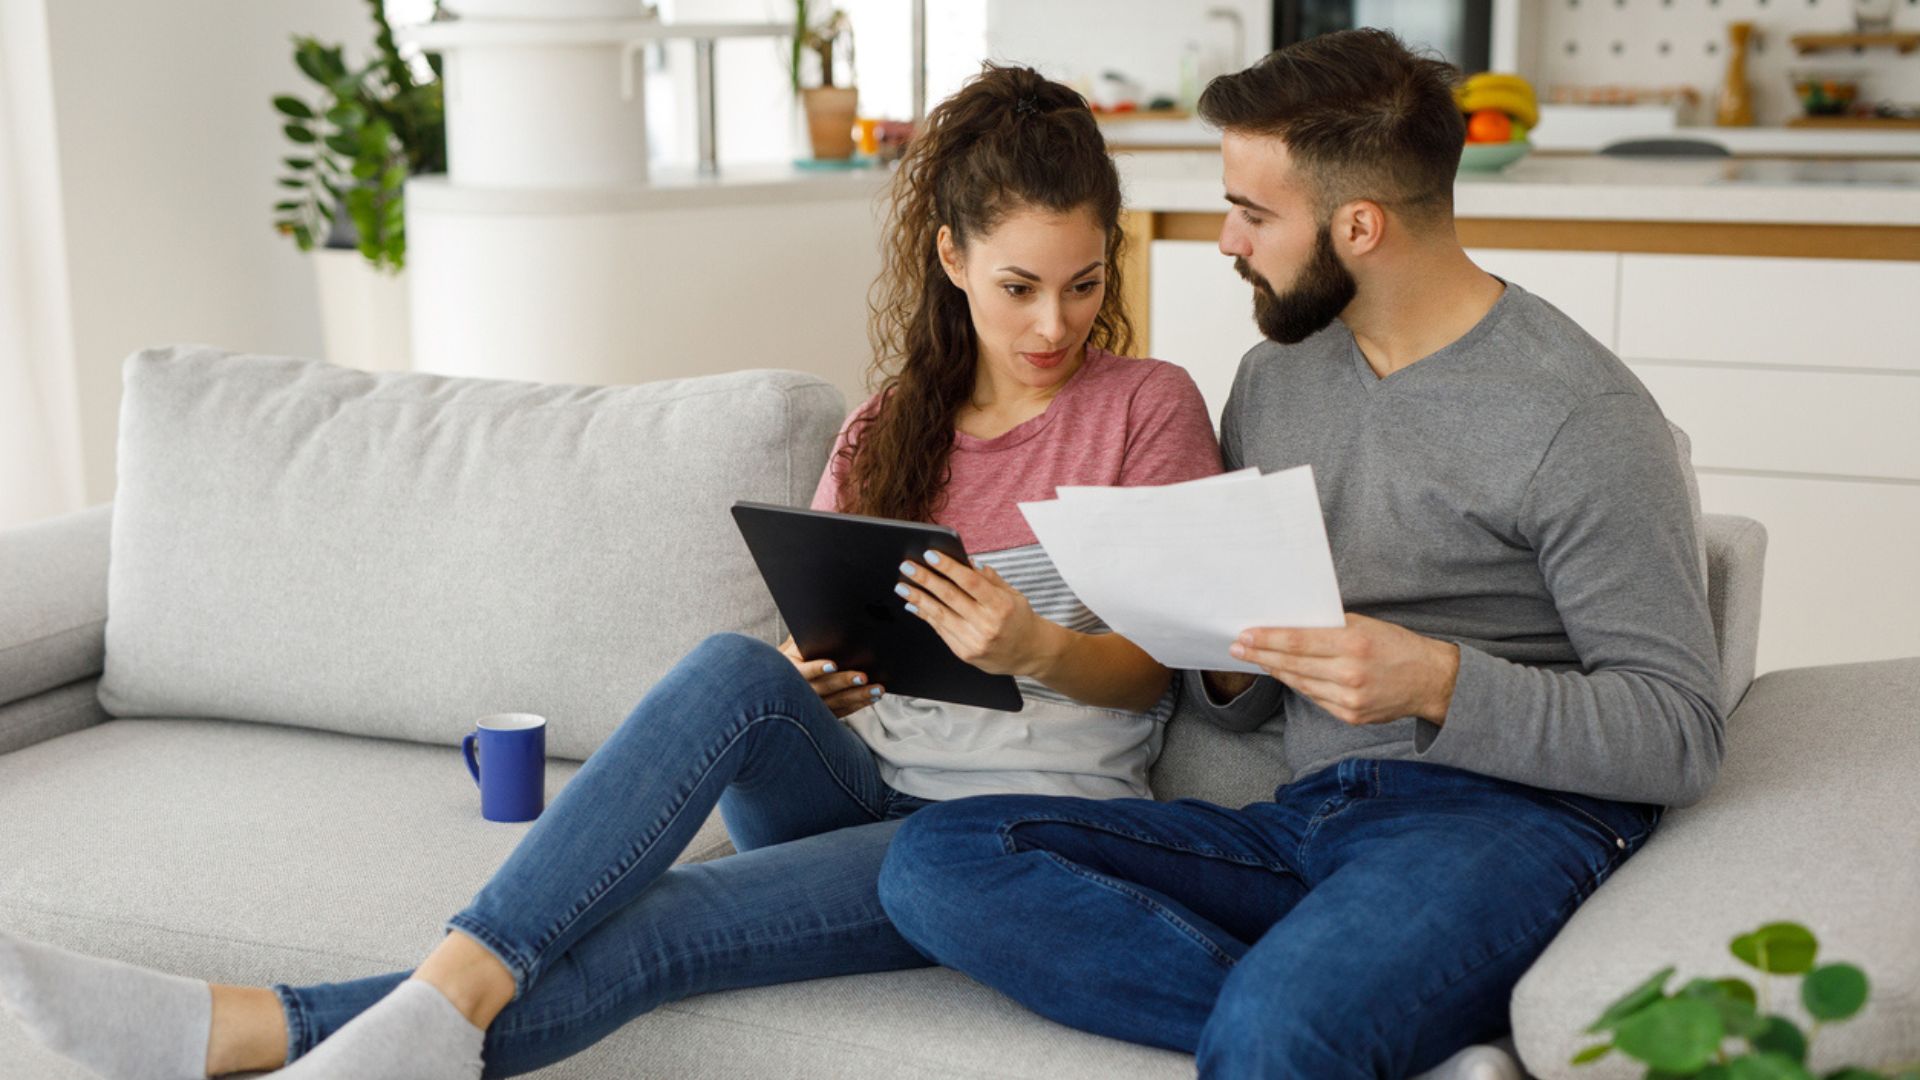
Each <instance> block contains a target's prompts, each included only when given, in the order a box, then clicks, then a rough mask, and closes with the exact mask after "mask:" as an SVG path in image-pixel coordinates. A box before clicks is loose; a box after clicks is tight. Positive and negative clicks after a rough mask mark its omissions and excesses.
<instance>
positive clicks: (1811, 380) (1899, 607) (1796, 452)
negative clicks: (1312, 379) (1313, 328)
mask: <svg viewBox="0 0 1920 1080" xmlns="http://www.w3.org/2000/svg"><path fill="white" fill-rule="evenodd" d="M1121 162H1122V165H1121V169H1122V177H1123V180H1124V181H1125V184H1126V191H1127V198H1128V204H1129V206H1130V208H1131V209H1130V210H1129V212H1128V215H1127V229H1128V233H1129V237H1130V240H1131V241H1132V242H1131V243H1130V244H1129V255H1128V265H1127V267H1126V275H1125V284H1126V289H1127V292H1128V294H1129V303H1130V310H1131V311H1132V312H1133V313H1134V315H1135V321H1136V323H1137V324H1138V326H1139V327H1140V328H1141V330H1142V331H1143V332H1142V340H1143V341H1144V342H1145V343H1146V349H1147V351H1148V352H1150V354H1151V355H1154V356H1157V357H1160V358H1161V359H1165V360H1171V361H1174V362H1177V363H1180V364H1182V365H1183V366H1186V367H1187V368H1188V369H1189V370H1190V371H1192V372H1193V374H1194V377H1195V380H1196V381H1197V382H1198V383H1199V384H1200V387H1201V390H1202V392H1203V393H1204V394H1206V396H1207V398H1208V401H1209V403H1210V404H1211V405H1212V406H1213V408H1214V409H1215V411H1216V414H1217V412H1218V410H1219V408H1220V407H1221V406H1222V405H1223V404H1224V403H1225V400H1226V395H1227V391H1228V390H1229V389H1230V387H1231V385H1232V378H1233V373H1234V371H1235V370H1236V369H1237V367H1238V364H1239V361H1240V357H1241V356H1242V354H1244V353H1245V352H1246V350H1247V349H1248V348H1249V347H1250V346H1252V345H1254V344H1255V343H1256V342H1257V341H1258V334H1257V332H1256V331H1255V330H1254V328H1253V323H1252V318H1251V314H1250V306H1251V298H1250V294H1249V289H1248V286H1247V285H1246V283H1245V282H1243V281H1241V280H1240V278H1239V276H1238V275H1237V274H1235V273H1234V272H1233V269H1232V265H1231V260H1229V259H1227V258H1225V257H1224V256H1222V255H1221V254H1220V253H1219V251H1218V250H1217V241H1218V236H1219V231H1220V224H1221V221H1222V219H1223V216H1224V215H1223V210H1224V209H1225V204H1224V201H1223V200H1222V197H1221V196H1222V189H1221V186H1220V173H1219V170H1220V157H1219V154H1218V153H1208V152H1159V153H1151V154H1132V155H1122V157H1121ZM1454 197H1455V211H1456V216H1457V219H1458V223H1457V229H1458V233H1459V236H1460V240H1461V243H1462V245H1463V246H1464V247H1466V248H1467V249H1468V252H1469V254H1470V255H1471V256H1472V257H1473V258H1474V261H1475V262H1476V263H1478V264H1479V265H1480V266H1482V267H1483V268H1485V269H1486V270H1488V271H1489V272H1490V273H1493V274H1495V275H1498V276H1500V277H1502V278H1504V279H1506V280H1508V281H1512V282H1515V283H1517V284H1519V285H1521V286H1523V287H1524V288H1526V289H1528V290H1529V291H1531V292H1534V293H1535V294H1537V295H1539V296H1541V297H1542V298H1544V299H1546V300H1547V301H1549V302H1550V303H1552V304H1554V305H1555V306H1557V307H1559V308H1560V309H1561V310H1562V311H1564V312H1566V313H1567V315H1568V316H1569V317H1571V318H1572V319H1573V320H1574V321H1575V322H1577V323H1579V324H1580V325H1581V326H1582V327H1583V328H1585V329H1586V330H1587V331H1588V332H1589V333H1591V334H1592V335H1593V336H1594V337H1595V338H1596V339H1597V340H1599V341H1600V342H1601V343H1603V344H1605V345H1606V346H1607V347H1608V348H1610V349H1612V350H1613V351H1614V352H1615V353H1616V354H1617V355H1619V356H1620V357H1621V358H1622V359H1623V360H1625V361H1626V362H1627V364H1628V365H1629V366H1630V367H1631V368H1632V369H1633V371H1634V373H1635V374H1636V375H1637V376H1638V377H1639V378H1640V380H1641V381H1642V382H1643V383H1644V384H1645V385H1646V386H1647V388H1648V389H1649V391H1650V392H1652V393H1653V395H1654V397H1655V399H1656V400H1658V401H1659V402H1660V405H1661V407H1662V409H1663V410H1664V411H1665V412H1666V413H1667V415H1668V417H1669V418H1670V419H1672V420H1673V421H1674V423H1676V424H1678V425H1679V426H1680V427H1681V428H1683V429H1684V430H1686V431H1687V433H1688V434H1689V435H1690V436H1691V438H1692V440H1693V461H1694V465H1695V468H1696V471H1697V473H1698V475H1699V478H1700V485H1701V492H1702V500H1703V503H1704V505H1705V508H1706V510H1707V511H1709V512H1724V513H1736V514H1743V515H1746V516H1748V517H1752V518H1755V519H1756V520H1759V521H1761V522H1762V523H1764V524H1765V525H1766V526H1767V528H1768V530H1769V533H1770V538H1771V548H1770V554H1769V556H1768V562H1767V589H1766V609H1765V610H1766V613H1765V615H1764V616H1763V621H1762V628H1761V641H1760V657H1759V660H1760V669H1761V670H1762V671H1765V670H1770V669H1773V668H1779V667H1794V666H1800V665H1804V664H1815V663H1825V662H1831V661H1846V660H1868V659H1880V658H1887V657H1894V656H1905V655H1913V654H1914V653H1917V652H1920V614H1916V610H1915V601H1916V600H1920V557H1917V556H1916V551H1920V548H1916V545H1915V542H1914V537H1915V536H1920V312H1917V311H1916V307H1917V306H1920V162H1899V161H1802V160H1793V161H1786V160H1769V159H1726V158H1722V159H1711V160H1707V161H1700V160H1688V161H1665V162H1660V161H1651V162H1650V161H1646V160H1622V159H1615V158H1602V157H1597V156H1596V157H1540V156H1536V157H1532V158H1528V159H1524V160H1522V161H1520V162H1518V163H1516V164H1515V165H1513V166H1510V167H1509V168H1508V169H1507V170H1505V171H1504V172H1501V173H1490V174H1463V175H1462V176H1461V177H1460V178H1459V181H1458V182H1457V184H1456V186H1455V189H1454Z"/></svg>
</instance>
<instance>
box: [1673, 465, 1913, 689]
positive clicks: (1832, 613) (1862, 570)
mask: <svg viewBox="0 0 1920 1080" xmlns="http://www.w3.org/2000/svg"><path fill="white" fill-rule="evenodd" d="M1700 501H1701V505H1702V506H1703V508H1704V509H1706V510H1707V511H1708V512H1709V513H1722V514H1741V515H1744V516H1746V517H1750V518H1753V519H1754V520H1756V521H1758V522H1760V523H1761V524H1763V525H1765V526H1766V527H1767V569H1766V578H1765V585H1764V595H1763V598H1762V601H1761V608H1760V610H1761V615H1760V657H1759V670H1761V671H1771V670H1774V669H1776V668H1786V667H1803V666H1807V665H1811V664H1836V663H1852V662H1854V661H1859V660H1887V659H1892V658H1894V657H1901V656H1915V655H1920V608H1916V604H1920V557H1917V556H1916V554H1915V546H1914V536H1915V535H1917V534H1920V485H1909V484H1885V483H1882V484H1874V483H1861V482H1852V483H1849V482H1844V481H1837V480H1798V479H1785V478H1773V477H1754V476H1719V475H1714V474H1712V473H1705V472H1703V473H1702V474H1701V476H1700Z"/></svg>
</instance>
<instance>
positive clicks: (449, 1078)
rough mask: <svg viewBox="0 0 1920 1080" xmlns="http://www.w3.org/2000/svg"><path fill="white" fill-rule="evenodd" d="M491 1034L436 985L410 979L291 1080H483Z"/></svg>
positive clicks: (301, 1064)
mask: <svg viewBox="0 0 1920 1080" xmlns="http://www.w3.org/2000/svg"><path fill="white" fill-rule="evenodd" d="M486 1041H487V1033H486V1032H484V1031H481V1030H480V1029H479V1028H477V1027H474V1026H473V1023H472V1022H471V1021H469V1020H468V1019H467V1018H466V1016H465V1015H464V1014H463V1013H461V1011H460V1010H459V1009H457V1008H455V1007H454V1004H453V1002H451V1001H448V1000H447V997H446V995H445V994H442V993H441V992H440V991H439V989H438V988H436V987H435V986H434V985H433V984H432V983H429V982H423V981H421V980H419V979H408V980H407V981H405V982H403V983H401V984H400V985H399V986H396V987H394V988H393V990H392V991H391V992H389V993H388V994H387V996H386V997H383V998H381V999H380V1000H379V1001H378V1002H376V1003H375V1004H374V1006H373V1007H372V1008H370V1009H368V1010H367V1011H366V1012H363V1013H361V1014H360V1015H359V1016H356V1017H354V1018H353V1019H351V1020H349V1021H347V1022H346V1024H345V1025H343V1026H342V1027H341V1028H340V1030H339V1031H336V1032H334V1033H333V1034H331V1035H329V1036H327V1037H326V1038H325V1039H323V1040H321V1042H320V1045H319V1046H316V1047H314V1048H313V1049H312V1050H311V1051H309V1052H308V1053H307V1055H306V1056H305V1057H302V1058H301V1059H300V1060H299V1061H296V1062H294V1063H293V1064H291V1065H289V1066H287V1067H286V1068H284V1069H281V1070H280V1071H279V1072H277V1073H273V1074H272V1075H274V1076H278V1077H283V1078H285V1080H480V1069H481V1061H480V1051H481V1048H482V1047H483V1046H484V1045H485V1044H486Z"/></svg>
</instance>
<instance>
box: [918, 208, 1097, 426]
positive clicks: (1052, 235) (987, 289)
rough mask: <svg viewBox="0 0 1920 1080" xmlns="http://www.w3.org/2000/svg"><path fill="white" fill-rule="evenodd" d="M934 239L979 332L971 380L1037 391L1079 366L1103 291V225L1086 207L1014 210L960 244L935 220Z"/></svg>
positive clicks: (1051, 386) (1052, 386)
mask: <svg viewBox="0 0 1920 1080" xmlns="http://www.w3.org/2000/svg"><path fill="white" fill-rule="evenodd" d="M939 244H940V262H941V264H942V265H943V266H945V267H946V271H947V277H948V278H950V279H951V280H952V281H953V283H954V284H955V285H957V286H959V287H960V289H961V291H963V292H965V293H966V294H967V306H968V308H969V309H970V310H971V312H972V315H973V330H974V334H975V335H976V336H977V337H978V338H979V340H980V355H979V357H978V358H977V362H978V364H979V368H978V369H976V370H977V371H978V375H977V376H976V378H977V380H988V379H991V380H992V383H993V384H994V385H998V386H1002V387H1014V386H1021V387H1027V388H1029V389H1033V390H1041V391H1045V390H1050V389H1058V388H1059V387H1060V386H1061V385H1062V384H1063V383H1065V382H1066V381H1067V379H1068V378H1070V377H1071V376H1072V375H1073V373H1074V372H1075V371H1077V370H1079V367H1080V362H1081V360H1082V359H1083V357H1084V355H1085V354H1084V353H1083V351H1082V350H1083V349H1084V347H1085V346H1086V343H1087V334H1088V333H1089V332H1090V331H1091V330H1092V329H1093V320H1094V316H1096V315H1098V314H1099V313H1100V304H1101V302H1102V301H1103V300H1104V299H1105V298H1106V295H1107V232H1106V230H1105V229H1103V228H1101V227H1100V224H1099V222H1098V221H1096V220H1095V219H1094V216H1093V211H1092V210H1090V209H1080V210H1073V211H1069V212H1067V213H1065V214H1056V213H1052V212H1050V211H1046V210H1032V209H1023V210H1017V211H1015V212H1013V213H1011V214H1009V215H1007V217H1006V218H1004V219H1003V220H1001V222H1000V223H999V224H998V225H997V226H995V227H994V228H993V229H992V230H991V231H989V232H987V233H986V234H984V235H980V236H974V237H972V238H970V239H969V240H968V242H967V244H966V246H965V247H964V248H960V247H957V246H956V245H955V244H954V242H953V234H952V233H951V232H950V231H949V230H948V229H947V228H946V227H945V226H942V227H941V229H940V238H939Z"/></svg>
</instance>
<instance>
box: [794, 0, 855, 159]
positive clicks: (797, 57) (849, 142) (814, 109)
mask: <svg viewBox="0 0 1920 1080" xmlns="http://www.w3.org/2000/svg"><path fill="white" fill-rule="evenodd" d="M793 6H794V19H793V53H792V59H791V63H790V65H789V67H790V70H791V73H792V76H793V92H794V94H795V95H797V96H798V97H799V99H800V100H801V101H802V102H803V104H804V107H805V109H806V116H807V136H808V140H809V141H810V142H811V143H812V146H813V156H814V157H815V158H816V159H819V160H823V161H831V160H845V159H847V158H851V157H852V156H853V125H854V120H855V118H856V117H857V115H858V113H859V107H860V92H859V89H858V88H857V87H855V86H854V85H852V83H851V82H849V84H848V85H846V86H836V85H834V81H833V78H834V75H833V59H834V51H835V49H836V48H837V46H838V43H839V42H840V41H841V40H842V39H844V40H845V41H846V46H847V47H846V58H847V68H848V71H849V75H848V78H849V79H851V78H852V75H851V71H852V68H853V23H852V21H851V20H850V19H848V18H847V13H846V12H844V11H841V10H840V9H839V8H835V7H825V8H824V14H823V13H822V8H823V5H820V4H812V5H810V4H808V2H807V0H794V5H793ZM808 53H812V54H813V55H814V56H815V57H817V58H818V61H819V68H820V85H818V86H807V85H805V82H804V76H803V69H804V67H805V65H806V58H807V54H808Z"/></svg>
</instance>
